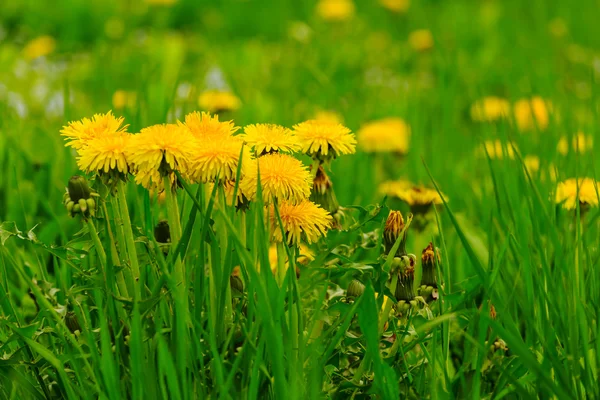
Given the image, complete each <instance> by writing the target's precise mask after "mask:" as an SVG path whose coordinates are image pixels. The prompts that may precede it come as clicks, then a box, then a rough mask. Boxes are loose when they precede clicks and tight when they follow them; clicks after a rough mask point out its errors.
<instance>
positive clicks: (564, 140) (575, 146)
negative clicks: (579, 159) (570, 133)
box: [557, 132, 594, 156]
mask: <svg viewBox="0 0 600 400" xmlns="http://www.w3.org/2000/svg"><path fill="white" fill-rule="evenodd" d="M593 147H594V139H593V138H592V137H591V136H589V135H586V134H584V133H583V132H578V133H577V134H576V135H575V136H574V137H573V138H571V147H569V138H568V137H566V136H563V137H561V138H560V141H559V142H558V146H557V149H558V152H559V153H560V154H562V155H563V156H566V155H567V154H568V153H569V151H575V152H581V153H583V152H586V151H588V150H591V149H592V148H593Z"/></svg>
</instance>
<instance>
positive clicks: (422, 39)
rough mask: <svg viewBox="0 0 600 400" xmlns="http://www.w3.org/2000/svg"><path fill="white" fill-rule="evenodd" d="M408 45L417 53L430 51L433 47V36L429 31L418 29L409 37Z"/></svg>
mask: <svg viewBox="0 0 600 400" xmlns="http://www.w3.org/2000/svg"><path fill="white" fill-rule="evenodd" d="M408 44H409V45H410V47H412V48H413V50H416V51H426V50H430V49H431V48H432V47H433V35H432V34H431V32H430V31H429V30H427V29H418V30H416V31H413V32H411V33H410V35H408Z"/></svg>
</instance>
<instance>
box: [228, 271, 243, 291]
mask: <svg viewBox="0 0 600 400" xmlns="http://www.w3.org/2000/svg"><path fill="white" fill-rule="evenodd" d="M229 284H230V285H231V290H232V291H233V292H234V293H237V294H242V293H244V282H242V279H241V278H240V277H239V276H237V275H231V276H230V277H229Z"/></svg>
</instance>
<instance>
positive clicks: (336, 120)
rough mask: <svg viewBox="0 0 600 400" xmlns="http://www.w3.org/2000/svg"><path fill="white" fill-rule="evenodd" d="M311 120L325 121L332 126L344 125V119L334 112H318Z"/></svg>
mask: <svg viewBox="0 0 600 400" xmlns="http://www.w3.org/2000/svg"><path fill="white" fill-rule="evenodd" d="M313 119H316V120H317V121H327V122H331V123H333V124H343V123H344V118H343V117H342V116H341V115H340V114H338V113H336V112H335V111H318V112H317V113H316V114H315V117H314V118H313Z"/></svg>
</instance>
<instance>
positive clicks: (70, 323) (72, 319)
mask: <svg viewBox="0 0 600 400" xmlns="http://www.w3.org/2000/svg"><path fill="white" fill-rule="evenodd" d="M65 325H67V328H69V330H70V331H71V333H75V332H76V331H79V332H81V326H80V325H79V321H78V320H77V315H75V313H74V312H73V311H69V312H68V313H67V315H66V316H65Z"/></svg>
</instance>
